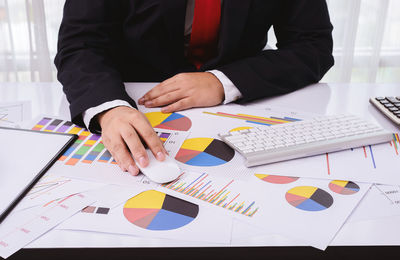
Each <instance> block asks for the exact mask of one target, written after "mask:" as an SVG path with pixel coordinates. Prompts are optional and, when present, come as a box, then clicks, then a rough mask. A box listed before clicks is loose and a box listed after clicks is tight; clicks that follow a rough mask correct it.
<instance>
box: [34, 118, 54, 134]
mask: <svg viewBox="0 0 400 260" xmlns="http://www.w3.org/2000/svg"><path fill="white" fill-rule="evenodd" d="M50 121H51V118H48V117H44V118H42V120H40V121H39V122H38V123H37V124H36V125H35V126H34V127H33V128H32V130H36V131H40V130H41V129H42V128H43V127H44V126H45V125H47V124H48V123H49V122H50Z"/></svg>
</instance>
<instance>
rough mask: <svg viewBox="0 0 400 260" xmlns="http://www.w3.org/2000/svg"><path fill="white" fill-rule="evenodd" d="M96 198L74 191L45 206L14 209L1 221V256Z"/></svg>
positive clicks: (24, 243) (13, 251) (15, 249)
mask: <svg viewBox="0 0 400 260" xmlns="http://www.w3.org/2000/svg"><path fill="white" fill-rule="evenodd" d="M94 201H95V199H94V198H93V197H91V196H90V195H88V194H87V193H86V194H85V193H78V194H71V195H70V196H67V197H66V198H63V199H61V200H58V201H51V202H48V203H46V204H44V205H43V206H39V207H35V208H31V209H28V210H22V211H19V212H15V213H13V214H12V215H10V216H9V217H7V219H6V220H5V221H4V222H3V223H2V224H1V225H0V256H1V257H3V258H7V257H9V256H10V255H12V254H14V253H15V252H17V251H18V250H19V249H21V248H22V247H24V246H25V245H27V244H28V243H29V242H31V241H33V240H35V239H37V238H38V237H40V236H41V235H43V234H44V233H46V232H47V231H49V230H51V229H52V228H54V227H55V226H56V225H58V224H59V223H61V222H62V221H64V220H65V219H68V218H69V217H71V216H72V215H74V214H75V213H76V212H77V211H79V210H81V209H82V208H83V207H84V206H85V205H88V204H91V203H93V202H94Z"/></svg>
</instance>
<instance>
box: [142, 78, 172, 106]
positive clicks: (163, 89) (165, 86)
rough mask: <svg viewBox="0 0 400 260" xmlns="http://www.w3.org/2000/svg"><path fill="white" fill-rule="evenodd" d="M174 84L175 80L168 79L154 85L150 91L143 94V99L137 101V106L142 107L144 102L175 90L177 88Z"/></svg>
mask: <svg viewBox="0 0 400 260" xmlns="http://www.w3.org/2000/svg"><path fill="white" fill-rule="evenodd" d="M175 82H176V80H175V79H173V78H169V79H167V80H165V81H163V82H161V83H160V84H158V85H156V86H155V87H154V88H152V89H151V90H150V91H148V92H147V93H146V94H144V95H143V97H141V98H140V99H139V105H143V104H144V103H145V102H146V101H148V100H152V99H155V98H157V97H159V96H160V95H163V94H165V93H167V92H171V91H174V90H177V89H178V88H177V87H176V85H175Z"/></svg>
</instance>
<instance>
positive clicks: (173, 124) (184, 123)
mask: <svg viewBox="0 0 400 260" xmlns="http://www.w3.org/2000/svg"><path fill="white" fill-rule="evenodd" d="M145 115H146V117H147V119H148V120H149V122H150V124H151V126H152V127H154V128H161V129H168V130H177V131H187V130H189V129H190V127H192V121H190V119H189V118H188V117H186V116H184V115H181V114H178V113H165V114H164V113H161V112H150V113H146V114H145Z"/></svg>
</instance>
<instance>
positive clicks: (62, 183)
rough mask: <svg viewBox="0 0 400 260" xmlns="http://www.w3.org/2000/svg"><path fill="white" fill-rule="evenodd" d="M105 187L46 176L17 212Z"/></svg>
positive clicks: (55, 176)
mask: <svg viewBox="0 0 400 260" xmlns="http://www.w3.org/2000/svg"><path fill="white" fill-rule="evenodd" d="M102 186H104V184H102V183H97V182H86V181H79V180H76V179H71V178H67V177H63V176H58V175H49V174H46V175H45V176H43V177H42V178H41V179H40V181H39V182H38V183H37V184H36V185H35V186H34V187H33V188H32V189H31V190H30V191H29V193H28V194H27V195H26V196H25V197H24V199H23V200H21V202H20V203H18V206H17V207H16V208H15V211H19V210H23V209H26V208H30V207H34V206H38V205H43V204H45V203H47V202H49V201H52V200H57V199H60V198H65V197H67V196H68V195H70V194H75V193H82V192H85V191H89V190H92V189H96V188H100V187H102Z"/></svg>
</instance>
